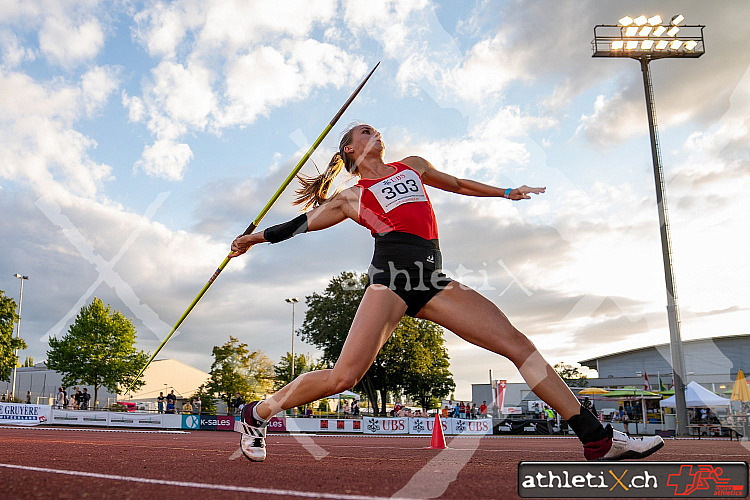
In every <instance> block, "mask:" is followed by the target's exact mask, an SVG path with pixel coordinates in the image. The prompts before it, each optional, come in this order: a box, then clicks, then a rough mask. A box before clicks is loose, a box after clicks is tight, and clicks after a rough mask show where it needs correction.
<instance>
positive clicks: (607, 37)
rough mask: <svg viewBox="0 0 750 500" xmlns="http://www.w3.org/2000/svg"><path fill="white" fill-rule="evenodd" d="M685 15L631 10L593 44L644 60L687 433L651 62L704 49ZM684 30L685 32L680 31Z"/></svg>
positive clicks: (601, 30)
mask: <svg viewBox="0 0 750 500" xmlns="http://www.w3.org/2000/svg"><path fill="white" fill-rule="evenodd" d="M683 19H684V18H683V16H681V15H676V16H674V17H673V18H672V19H671V21H670V22H669V23H662V19H661V16H658V15H657V16H653V17H651V18H646V16H639V17H637V18H635V19H633V18H632V17H630V16H626V17H623V18H622V19H620V23H619V24H617V25H605V24H601V25H598V26H595V27H594V40H592V42H591V45H592V49H593V51H594V54H593V57H626V58H630V59H635V60H637V61H639V62H640V65H641V71H642V73H643V86H644V89H645V92H646V112H647V114H648V129H649V135H650V138H651V159H652V162H653V165H654V182H655V183H656V204H657V207H658V210H659V227H660V232H661V247H662V258H663V263H664V278H665V281H666V290H667V317H668V320H669V345H670V351H671V357H672V371H673V374H674V394H675V403H676V407H677V408H676V411H677V434H678V435H684V434H686V433H687V427H686V425H687V423H688V422H687V420H688V414H687V405H686V404H685V355H684V353H683V350H682V337H681V335H680V312H679V309H678V307H677V292H676V290H675V284H674V271H673V268H672V242H671V239H670V237H669V218H668V216H667V195H666V189H665V187H664V178H663V168H662V164H661V150H660V147H659V133H658V128H657V126H656V106H655V105H654V95H653V94H654V89H653V86H652V85H651V75H650V73H649V66H648V65H649V63H650V62H651V61H653V60H655V59H666V58H686V57H689V58H695V57H700V56H702V55H703V54H704V53H705V45H704V41H703V28H705V26H703V25H692V26H687V25H686V26H680V23H681V22H682V21H683ZM680 31H682V34H680V35H679V36H677V34H678V33H679V32H680Z"/></svg>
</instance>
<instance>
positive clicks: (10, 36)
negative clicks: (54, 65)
mask: <svg viewBox="0 0 750 500" xmlns="http://www.w3.org/2000/svg"><path fill="white" fill-rule="evenodd" d="M0 48H2V65H3V66H5V67H6V68H14V67H16V66H18V65H19V64H21V63H23V62H24V61H33V60H34V59H35V58H36V56H35V54H34V51H33V50H32V49H30V48H28V47H24V46H23V45H21V44H20V43H19V40H18V37H17V36H16V35H15V34H14V33H12V32H10V31H5V30H0Z"/></svg>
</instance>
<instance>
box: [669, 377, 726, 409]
mask: <svg viewBox="0 0 750 500" xmlns="http://www.w3.org/2000/svg"><path fill="white" fill-rule="evenodd" d="M729 403H730V401H729V400H728V399H727V398H722V397H721V396H717V395H716V394H714V393H713V392H711V391H709V390H708V389H706V388H705V387H703V386H702V385H700V384H699V383H698V382H690V383H689V384H688V385H687V387H686V388H685V406H687V407H689V408H696V407H698V408H706V407H715V406H729ZM659 406H661V407H662V408H674V407H675V406H676V403H675V397H674V396H671V397H668V398H667V399H663V400H661V401H659Z"/></svg>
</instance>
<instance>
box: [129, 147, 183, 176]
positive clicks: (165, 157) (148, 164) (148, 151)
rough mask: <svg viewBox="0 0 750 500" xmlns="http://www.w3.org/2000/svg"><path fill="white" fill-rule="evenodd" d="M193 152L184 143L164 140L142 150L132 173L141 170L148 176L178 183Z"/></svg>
mask: <svg viewBox="0 0 750 500" xmlns="http://www.w3.org/2000/svg"><path fill="white" fill-rule="evenodd" d="M192 159H193V151H192V150H191V149H190V146H188V145H187V144H185V143H176V142H174V141H171V140H168V139H165V140H160V141H156V142H155V143H154V144H152V145H150V146H148V145H147V146H146V147H144V148H143V154H142V155H141V159H140V160H139V161H138V162H136V164H135V168H134V172H137V171H138V170H142V171H143V172H145V173H146V174H148V175H151V176H154V177H162V178H164V179H168V180H172V181H179V180H182V176H183V175H184V173H185V169H186V168H187V165H188V163H189V162H190V160H192Z"/></svg>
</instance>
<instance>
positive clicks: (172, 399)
mask: <svg viewBox="0 0 750 500" xmlns="http://www.w3.org/2000/svg"><path fill="white" fill-rule="evenodd" d="M175 403H177V396H175V395H174V389H172V391H171V392H170V393H169V394H167V413H175V407H174V405H175ZM188 404H190V403H188Z"/></svg>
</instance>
